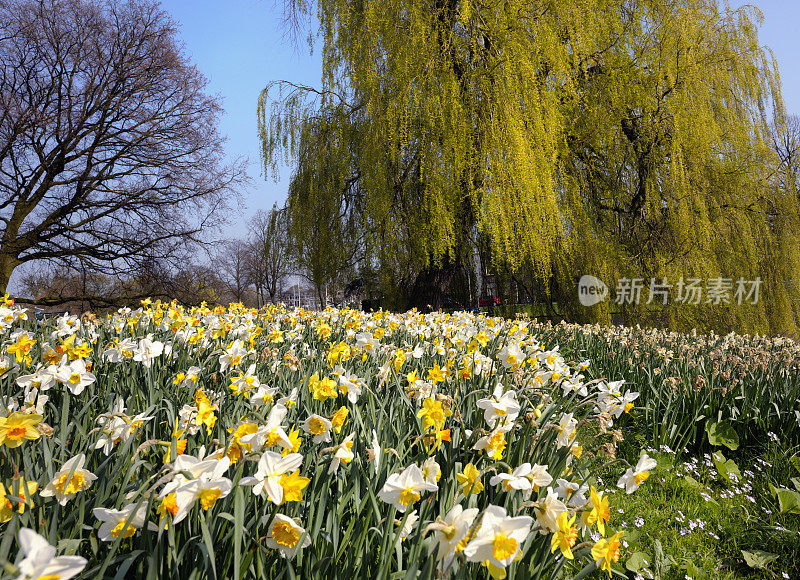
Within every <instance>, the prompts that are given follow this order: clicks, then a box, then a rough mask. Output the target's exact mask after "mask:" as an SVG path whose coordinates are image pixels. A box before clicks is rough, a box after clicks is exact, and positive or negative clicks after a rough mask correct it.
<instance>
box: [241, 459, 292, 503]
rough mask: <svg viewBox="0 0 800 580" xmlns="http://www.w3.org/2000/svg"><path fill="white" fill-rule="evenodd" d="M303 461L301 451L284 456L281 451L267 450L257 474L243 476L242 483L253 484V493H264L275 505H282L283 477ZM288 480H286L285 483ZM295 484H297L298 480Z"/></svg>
mask: <svg viewBox="0 0 800 580" xmlns="http://www.w3.org/2000/svg"><path fill="white" fill-rule="evenodd" d="M302 463H303V456H302V455H300V454H299V453H289V454H288V455H287V456H286V457H283V456H281V454H279V453H275V452H273V451H265V452H264V453H262V454H261V458H260V459H259V460H258V468H257V469H256V474H255V476H253V477H244V478H242V480H241V484H242V485H252V486H253V494H255V495H263V496H264V497H266V498H267V499H268V500H270V501H271V502H273V503H274V504H275V505H280V504H282V503H283V496H284V488H283V486H282V485H281V477H282V476H283V475H285V474H288V473H290V472H292V471H294V470H296V469H297V468H298V467H300V464H302ZM287 481H288V480H284V483H287ZM294 484H295V486H296V482H294ZM303 487H305V486H303ZM301 489H302V488H301Z"/></svg>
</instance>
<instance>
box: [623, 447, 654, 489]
mask: <svg viewBox="0 0 800 580" xmlns="http://www.w3.org/2000/svg"><path fill="white" fill-rule="evenodd" d="M656 465H658V462H657V461H656V460H655V459H653V458H652V457H649V456H648V455H647V453H643V454H642V456H641V457H640V458H639V461H638V462H637V463H636V467H634V468H633V469H631V468H628V470H627V471H626V472H625V474H624V475H623V476H622V477H620V478H619V481H618V482H617V487H620V488H625V493H633V492H634V491H636V490H637V489H639V486H640V485H642V483H644V481H645V480H646V479H647V478H648V477H650V470H651V469H653V468H654V467H655V466H656Z"/></svg>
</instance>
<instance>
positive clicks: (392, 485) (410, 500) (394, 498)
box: [378, 464, 439, 513]
mask: <svg viewBox="0 0 800 580" xmlns="http://www.w3.org/2000/svg"><path fill="white" fill-rule="evenodd" d="M437 489H439V486H437V485H436V483H435V482H430V481H426V479H425V475H424V474H423V473H422V470H421V469H420V468H419V467H418V466H417V465H416V464H411V465H409V466H408V467H406V468H405V469H404V470H403V471H402V472H400V473H393V474H392V475H390V476H389V477H388V478H387V479H386V482H385V483H384V484H383V488H382V489H381V491H380V492H378V497H379V498H381V499H382V500H383V501H385V502H386V503H390V504H392V505H393V506H394V507H395V508H396V509H397V511H399V512H401V513H403V512H405V511H406V510H407V509H408V507H409V506H411V505H413V504H414V503H415V502H417V501H419V499H420V497H421V496H422V492H424V491H436V490H437Z"/></svg>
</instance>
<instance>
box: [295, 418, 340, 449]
mask: <svg viewBox="0 0 800 580" xmlns="http://www.w3.org/2000/svg"><path fill="white" fill-rule="evenodd" d="M301 426H302V428H303V431H305V432H306V433H309V434H310V435H312V441H313V442H314V443H328V442H330V441H331V428H332V427H333V424H332V423H331V422H330V421H329V420H328V419H326V418H325V417H323V416H321V415H311V416H309V417H308V418H307V419H306V420H305V421H303V423H302V425H301Z"/></svg>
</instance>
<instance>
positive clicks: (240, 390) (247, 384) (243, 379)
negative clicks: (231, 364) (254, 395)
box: [231, 363, 261, 395]
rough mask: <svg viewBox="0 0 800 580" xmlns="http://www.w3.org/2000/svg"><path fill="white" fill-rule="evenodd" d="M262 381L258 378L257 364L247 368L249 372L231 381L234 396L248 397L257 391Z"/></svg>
mask: <svg viewBox="0 0 800 580" xmlns="http://www.w3.org/2000/svg"><path fill="white" fill-rule="evenodd" d="M260 386H261V381H259V380H258V377H257V376H256V363H253V364H251V365H250V366H249V367H247V371H245V372H244V373H243V374H240V375H239V376H237V377H234V378H233V379H231V390H232V391H233V394H234V395H246V394H248V393H251V392H252V391H255V390H257V389H258V388H259V387H260Z"/></svg>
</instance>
